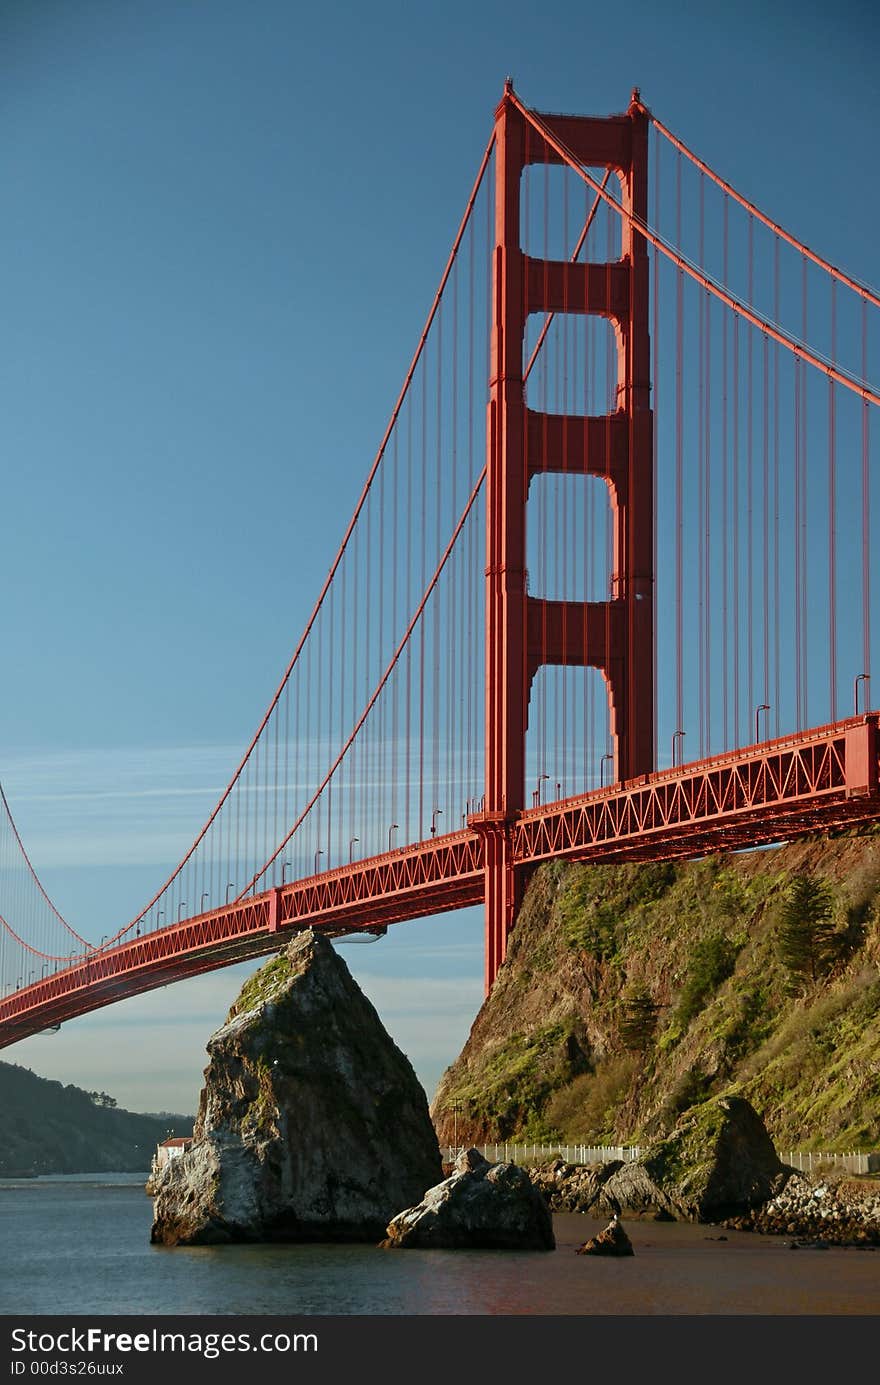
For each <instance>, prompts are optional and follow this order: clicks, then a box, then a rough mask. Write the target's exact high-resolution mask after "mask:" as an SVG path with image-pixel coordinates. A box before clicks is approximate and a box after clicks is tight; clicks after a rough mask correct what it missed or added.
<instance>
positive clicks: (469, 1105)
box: [432, 830, 880, 1150]
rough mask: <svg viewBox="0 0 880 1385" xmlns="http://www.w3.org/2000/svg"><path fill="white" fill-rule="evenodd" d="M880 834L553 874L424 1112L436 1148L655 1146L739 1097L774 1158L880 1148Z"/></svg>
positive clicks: (531, 902) (528, 909)
mask: <svg viewBox="0 0 880 1385" xmlns="http://www.w3.org/2000/svg"><path fill="white" fill-rule="evenodd" d="M878 1073H880V833H878V832H877V831H876V830H875V831H873V832H870V833H868V834H864V835H855V834H841V835H839V836H837V837H835V838H822V839H814V840H809V841H803V842H799V843H796V844H791V845H788V846H783V847H779V848H775V849H773V850H765V851H754V852H749V853H737V854H734V855H730V856H727V857H711V858H707V859H705V860H703V861H697V862H689V863H681V864H657V865H654V864H651V865H647V864H643V865H620V866H581V865H575V864H566V863H564V862H562V861H554V862H549V863H547V864H546V865H544V866H542V867H541V868H540V869H539V870H538V871H537V872H536V874H535V875H534V877H533V878H532V881H531V882H530V885H529V888H528V890H527V892H526V897H525V900H524V902H523V906H522V908H521V910H520V914H519V918H518V920H517V924H516V927H515V929H514V931H513V934H512V936H511V940H510V949H509V954H508V958H507V961H506V962H505V964H504V966H503V967H502V969H501V972H500V973H499V975H498V978H497V980H496V983H495V986H494V988H493V991H492V994H491V996H490V997H489V999H488V1000H487V1001H486V1003H485V1004H484V1006H483V1008H482V1010H481V1011H480V1013H479V1015H478V1016H477V1018H476V1020H475V1022H474V1025H473V1027H472V1029H471V1033H470V1037H469V1039H468V1042H467V1044H466V1046H465V1048H464V1049H463V1051H462V1053H461V1055H460V1057H459V1058H458V1059H457V1061H456V1062H455V1063H454V1064H453V1066H452V1067H451V1068H449V1069H448V1070H447V1072H446V1073H445V1074H444V1077H443V1079H442V1081H441V1083H440V1086H439V1088H438V1091H437V1094H436V1096H435V1098H434V1101H433V1103H432V1116H433V1118H434V1122H435V1125H436V1126H437V1129H438V1133H439V1136H440V1141H441V1144H444V1143H451V1142H452V1139H453V1131H454V1130H455V1131H456V1133H457V1136H458V1142H459V1143H461V1142H462V1141H465V1142H468V1143H482V1142H484V1141H487V1140H495V1139H509V1138H519V1139H528V1140H531V1139H534V1140H548V1139H560V1140H571V1141H574V1140H584V1141H589V1142H595V1143H600V1142H609V1143H619V1142H629V1141H633V1142H635V1141H644V1140H649V1139H651V1138H655V1137H657V1136H658V1135H661V1134H663V1133H664V1132H665V1131H667V1130H669V1129H670V1128H671V1127H672V1125H673V1124H674V1123H675V1120H676V1119H677V1117H678V1116H679V1115H680V1114H681V1113H682V1112H683V1111H684V1110H687V1109H688V1108H690V1107H691V1106H694V1105H695V1104H697V1103H699V1102H701V1101H705V1100H706V1099H707V1098H710V1097H714V1096H722V1095H739V1096H744V1097H746V1098H747V1099H748V1100H749V1101H750V1102H751V1103H752V1105H753V1106H754V1107H755V1108H756V1110H757V1111H759V1112H760V1113H761V1115H762V1116H763V1119H764V1121H765V1123H766V1126H767V1129H768V1131H769V1133H770V1136H771V1138H772V1139H773V1141H774V1143H775V1144H776V1147H777V1148H778V1149H783V1150H786V1149H789V1148H793V1147H798V1148H802V1149H805V1148H809V1147H812V1148H817V1149H818V1148H821V1149H826V1150H833V1149H838V1150H848V1149H859V1148H861V1149H877V1148H880V1079H878Z"/></svg>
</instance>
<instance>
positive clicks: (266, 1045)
mask: <svg viewBox="0 0 880 1385" xmlns="http://www.w3.org/2000/svg"><path fill="white" fill-rule="evenodd" d="M208 1053H209V1055H210V1062H209V1064H208V1067H207V1068H206V1069H205V1086H204V1088H203V1090H202V1095H201V1100H200V1104H199V1112H198V1116H197V1118H196V1124H195V1130H194V1140H193V1145H192V1147H191V1149H189V1150H188V1151H187V1152H186V1153H185V1154H184V1155H182V1156H181V1157H180V1158H178V1159H174V1160H172V1161H170V1162H169V1164H168V1165H167V1167H166V1170H165V1171H164V1173H163V1175H162V1177H161V1180H160V1181H159V1182H158V1184H157V1187H156V1197H155V1202H154V1222H153V1228H152V1233H151V1240H152V1241H154V1242H156V1243H160V1244H164V1245H198V1244H208V1243H217V1242H223V1241H315V1240H327V1241H330V1240H335V1241H338V1240H358V1241H359V1240H364V1241H372V1242H375V1241H377V1240H378V1239H379V1238H380V1237H381V1236H382V1235H383V1234H384V1232H385V1228H386V1227H387V1225H388V1222H389V1220H390V1219H391V1217H392V1216H393V1215H394V1214H395V1213H396V1212H397V1211H399V1209H400V1208H401V1207H407V1206H410V1205H412V1204H413V1203H414V1202H417V1201H418V1200H419V1199H420V1198H421V1196H422V1194H423V1193H424V1191H425V1189H426V1188H428V1187H430V1186H431V1185H432V1184H434V1183H436V1182H437V1181H438V1180H439V1179H440V1178H441V1177H442V1164H441V1159H440V1150H439V1146H438V1143H437V1136H436V1133H435V1131H434V1128H433V1126H432V1124H431V1119H430V1116H429V1113H428V1102H427V1097H426V1095H425V1092H424V1089H423V1088H422V1086H421V1084H420V1083H419V1081H418V1079H417V1077H416V1075H415V1073H414V1071H413V1069H412V1066H411V1064H410V1063H409V1060H408V1059H407V1058H406V1056H405V1055H404V1054H403V1053H401V1051H400V1049H399V1048H398V1047H397V1046H396V1044H395V1043H394V1042H393V1040H392V1039H391V1038H390V1036H389V1035H388V1033H387V1032H386V1030H385V1028H384V1026H383V1025H382V1023H381V1021H380V1019H379V1016H378V1015H377V1014H376V1011H375V1010H374V1008H373V1006H372V1005H371V1004H370V1002H369V1001H368V1000H367V999H366V997H365V996H364V994H363V993H362V991H361V990H360V988H359V987H358V986H357V984H356V982H355V981H354V980H353V978H352V976H351V974H350V972H349V970H348V968H347V966H346V965H345V962H344V961H343V959H342V958H341V957H340V956H339V955H338V954H337V953H336V951H335V950H334V948H333V946H332V944H331V943H330V942H329V941H328V940H327V939H326V938H325V937H323V936H322V935H321V934H319V933H314V932H311V931H307V932H303V933H301V934H299V935H298V936H297V937H296V938H295V939H294V941H293V942H292V943H291V944H290V946H289V947H288V948H287V949H286V950H285V951H284V952H282V953H280V954H279V955H278V956H277V957H275V958H273V960H272V961H271V962H268V963H267V964H266V965H265V966H264V967H262V968H261V969H260V970H259V971H258V972H257V973H256V974H255V975H254V976H252V977H251V978H250V979H249V980H248V981H247V982H246V983H245V985H244V987H243V988H242V991H241V994H240V995H239V997H238V999H237V1000H236V1002H235V1004H234V1005H233V1007H232V1009H231V1010H230V1012H229V1015H228V1017H227V1020H226V1023H225V1024H224V1025H223V1026H222V1028H221V1029H219V1030H218V1031H217V1033H216V1034H214V1035H213V1037H212V1038H211V1040H210V1042H209V1043H208Z"/></svg>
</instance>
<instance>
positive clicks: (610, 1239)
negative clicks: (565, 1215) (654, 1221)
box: [575, 1217, 635, 1255]
mask: <svg viewBox="0 0 880 1385" xmlns="http://www.w3.org/2000/svg"><path fill="white" fill-rule="evenodd" d="M575 1254H576V1255H634V1254H635V1251H634V1250H633V1247H632V1241H631V1240H630V1238H629V1236H627V1234H626V1232H625V1231H624V1229H623V1227H622V1226H621V1225H620V1222H619V1221H618V1220H617V1217H612V1218H611V1220H610V1222H609V1223H608V1225H607V1226H606V1227H605V1230H604V1231H600V1232H599V1234H598V1236H593V1237H591V1239H590V1240H589V1241H585V1242H584V1244H583V1245H582V1246H578V1248H577V1250H576V1251H575Z"/></svg>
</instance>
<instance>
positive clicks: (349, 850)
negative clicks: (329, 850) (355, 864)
mask: <svg viewBox="0 0 880 1385" xmlns="http://www.w3.org/2000/svg"><path fill="white" fill-rule="evenodd" d="M359 841H360V837H352V838H351V839H350V841H349V843H348V864H349V865H351V862H352V851H353V849H354V845H355V843H356V842H359Z"/></svg>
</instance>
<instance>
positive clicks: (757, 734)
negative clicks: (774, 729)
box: [755, 702, 770, 745]
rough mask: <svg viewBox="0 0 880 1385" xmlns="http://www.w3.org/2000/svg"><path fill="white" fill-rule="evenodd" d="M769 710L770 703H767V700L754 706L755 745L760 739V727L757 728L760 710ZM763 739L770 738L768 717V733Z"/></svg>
mask: <svg viewBox="0 0 880 1385" xmlns="http://www.w3.org/2000/svg"><path fill="white" fill-rule="evenodd" d="M769 711H770V703H769V702H762V703H761V704H760V706H758V707H756V708H755V745H757V744H758V742H759V741H760V739H761V732H760V729H759V728H760V721H761V713H762V712H769ZM764 739H765V740H769V739H770V737H769V719H768V735H767V736H765V737H764Z"/></svg>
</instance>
